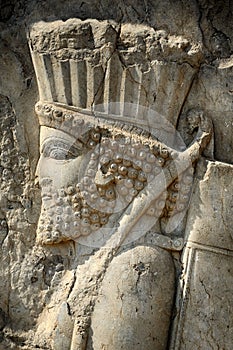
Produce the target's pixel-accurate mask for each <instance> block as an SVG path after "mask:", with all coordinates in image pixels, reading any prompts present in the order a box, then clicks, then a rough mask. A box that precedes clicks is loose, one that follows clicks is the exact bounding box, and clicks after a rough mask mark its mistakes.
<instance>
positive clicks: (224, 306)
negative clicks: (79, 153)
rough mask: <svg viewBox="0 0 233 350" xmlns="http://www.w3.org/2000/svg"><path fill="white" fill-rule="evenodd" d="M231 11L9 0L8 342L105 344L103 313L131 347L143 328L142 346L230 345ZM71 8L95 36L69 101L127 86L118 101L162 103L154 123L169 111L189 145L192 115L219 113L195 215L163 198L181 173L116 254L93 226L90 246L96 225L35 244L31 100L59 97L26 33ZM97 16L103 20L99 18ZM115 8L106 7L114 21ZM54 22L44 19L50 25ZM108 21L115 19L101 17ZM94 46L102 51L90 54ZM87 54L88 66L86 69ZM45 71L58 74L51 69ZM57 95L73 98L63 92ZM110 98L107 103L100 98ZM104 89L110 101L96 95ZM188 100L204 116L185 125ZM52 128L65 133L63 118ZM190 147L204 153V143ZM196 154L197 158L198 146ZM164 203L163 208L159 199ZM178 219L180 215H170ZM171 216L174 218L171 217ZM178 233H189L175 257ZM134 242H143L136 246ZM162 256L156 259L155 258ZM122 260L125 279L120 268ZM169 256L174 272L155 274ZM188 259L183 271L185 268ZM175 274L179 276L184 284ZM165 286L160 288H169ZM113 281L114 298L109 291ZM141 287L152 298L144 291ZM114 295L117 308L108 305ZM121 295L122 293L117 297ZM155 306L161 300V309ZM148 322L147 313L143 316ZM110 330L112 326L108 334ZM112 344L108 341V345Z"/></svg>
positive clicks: (0, 220)
mask: <svg viewBox="0 0 233 350" xmlns="http://www.w3.org/2000/svg"><path fill="white" fill-rule="evenodd" d="M232 11H233V8H232V2H223V1H210V2H208V1H182V2H179V1H176V2H174V1H169V0H166V1H162V2H161V1H144V2H142V1H131V0H127V1H124V2H122V1H119V2H112V1H108V0H102V1H86V0H84V1H76V0H75V1H73V0H69V1H68V2H62V1H54V0H49V1H42V2H38V1H35V0H26V1H17V2H16V1H3V2H1V4H0V38H1V40H0V73H1V79H0V135H1V160H0V162H1V164H0V174H1V184H0V349H2V350H5V349H22V350H23V349H28V350H31V349H36V348H41V349H58V350H61V349H62V350H65V349H92V348H93V349H97V350H98V349H99V348H100V345H99V344H103V340H102V337H101V331H102V329H100V328H101V325H104V330H103V331H102V332H103V334H104V335H105V337H104V338H105V344H104V346H105V347H103V348H106V349H117V347H119V348H122V346H124V347H123V348H124V349H127V350H128V349H130V348H132V349H136V348H137V346H138V344H136V342H137V340H138V342H139V343H140V347H139V348H140V349H143V348H145V349H149V348H150V347H151V348H153V349H154V348H155V349H160V348H161V349H162V348H169V349H176V350H178V349H179V350H180V349H222V350H223V349H224V350H226V349H227V350H228V349H229V350H230V349H231V347H232V346H231V339H232V332H231V328H232V324H231V319H232V317H231V311H230V310H231V309H232V301H231V295H232V271H231V264H232V261H231V260H232V254H231V251H232V224H231V222H232V204H231V203H232V181H231V173H232V166H231V165H230V163H232V154H233V152H232V126H233V125H232V91H231V90H232V87H231V85H232V49H233V48H232V45H233V31H232V21H231V13H232ZM72 18H76V19H75V20H71V22H72V21H73V22H75V21H76V22H79V23H83V22H81V21H80V20H82V21H83V20H85V21H86V23H89V24H88V25H87V26H86V27H85V28H84V29H85V30H86V39H87V38H91V36H92V38H94V41H91V40H90V41H89V42H88V43H87V41H86V42H85V40H84V41H81V42H80V45H81V47H80V53H81V54H82V53H83V52H84V51H83V48H84V46H85V45H87V46H88V45H90V48H89V51H88V50H87V51H86V52H85V55H86V56H85V55H84V56H85V57H84V60H80V64H79V65H77V66H76V64H75V65H74V66H72V67H74V68H75V69H76V68H77V71H76V72H81V73H82V74H81V75H82V79H83V81H84V83H85V82H88V90H86V89H84V88H83V86H84V85H85V84H84V85H82V88H79V90H78V93H77V94H75V93H74V94H73V95H72V94H71V95H70V96H71V102H72V104H73V105H75V106H76V107H79V108H87V109H88V111H89V112H90V109H91V107H92V111H93V110H94V112H95V113H96V115H98V113H100V112H101V111H102V112H103V110H104V111H105V112H106V115H108V114H109V113H110V112H114V111H116V110H117V108H118V107H119V105H114V104H108V103H109V102H112V101H114V102H119V101H120V98H121V102H123V101H124V103H125V102H130V103H133V104H135V103H136V104H137V103H140V105H142V106H144V107H146V108H150V109H151V108H153V109H155V110H156V112H157V113H158V114H157V115H156V117H155V118H154V125H156V123H157V125H158V124H159V130H157V134H156V135H157V136H158V134H159V132H160V131H161V120H160V119H159V118H158V115H159V117H160V116H161V115H162V116H163V117H165V119H166V120H169V121H170V122H171V123H172V125H173V128H172V130H174V127H178V130H179V131H180V132H181V135H182V137H183V139H184V141H187V146H188V145H190V142H192V140H193V139H195V140H196V141H197V139H198V137H199V134H198V135H197V134H196V131H197V130H196V127H195V125H196V122H197V121H198V120H199V121H200V119H199V118H200V115H201V114H202V111H204V114H203V115H204V116H205V118H206V120H208V119H209V118H211V119H212V121H213V127H214V140H213V138H212V140H211V142H210V143H209V145H208V147H207V149H206V150H205V152H204V157H207V158H212V161H211V162H206V160H203V162H201V163H199V165H198V169H197V171H196V173H195V174H194V189H193V195H192V197H191V200H190V204H189V211H188V216H187V225H186V215H185V213H186V212H185V211H181V213H182V214H181V215H180V216H179V218H177V217H175V219H172V218H174V216H171V218H170V217H169V216H168V215H167V214H168V212H169V210H170V211H171V212H172V209H169V208H173V205H172V203H179V201H177V193H178V194H179V193H180V192H179V189H178V190H177V188H178V187H179V184H180V183H182V177H181V176H180V177H179V179H178V185H177V183H173V184H172V185H171V187H169V189H168V197H167V198H166V202H164V199H163V200H162V203H160V201H159V202H158V203H156V205H155V203H154V204H153V205H152V206H151V208H149V209H148V213H149V215H145V214H144V215H145V220H142V221H141V222H140V220H139V221H138V222H139V223H138V226H137V231H140V232H142V231H143V230H145V231H146V230H147V229H145V225H150V222H151V221H150V220H151V214H152V215H154V211H155V207H156V208H157V207H158V208H160V206H161V207H162V205H163V208H164V205H165V209H166V210H165V212H163V214H164V215H163V216H161V220H160V222H157V224H156V225H154V226H153V227H152V228H151V230H149V232H148V233H147V234H146V236H145V237H140V235H139V237H137V238H138V241H137V243H136V244H135V241H134V239H132V236H130V235H129V237H128V241H127V244H128V245H127V246H125V247H123V248H120V250H119V251H118V254H117V255H116V256H115V252H114V251H111V252H109V250H104V249H103V250H101V249H100V250H99V249H98V244H97V243H96V242H97V241H98V240H96V242H95V244H94V246H85V245H82V244H83V243H85V240H87V239H88V237H89V236H87V237H86V238H85V237H84V241H83V242H82V244H77V242H76V241H75V242H74V241H72V240H70V241H67V242H62V243H58V244H57V245H54V244H50V245H49V246H46V245H44V246H40V245H38V242H37V240H36V239H37V238H36V237H37V234H38V230H37V224H38V220H39V217H40V212H41V204H42V203H41V189H40V188H39V186H38V180H37V179H36V181H35V178H36V167H37V163H38V159H39V154H40V148H39V134H40V129H39V122H38V118H37V116H36V114H35V112H34V106H35V103H36V102H37V101H38V100H39V99H40V98H41V96H42V94H43V93H44V94H45V95H44V96H45V97H46V100H47V102H54V98H53V97H52V98H51V99H50V98H49V96H48V91H49V89H46V88H45V89H44V87H40V86H39V88H40V89H39V90H38V86H37V82H36V75H35V73H34V68H33V64H32V61H31V54H30V48H29V46H28V40H29V42H30V40H31V39H32V37H31V38H28V37H27V36H28V33H29V30H31V28H32V25H33V24H34V23H38V22H40V24H37V26H41V32H43V31H46V30H47V29H46V28H48V27H49V26H50V28H52V26H53V24H52V23H54V21H56V20H59V21H61V22H60V25H59V29H58V28H57V27H56V26H55V31H57V33H60V34H62V32H64V26H65V22H64V21H66V20H68V19H72ZM41 21H43V22H41ZM99 21H100V22H101V23H105V25H104V26H102V27H101V30H100V26H99ZM102 21H105V22H102ZM107 21H110V22H109V23H108V25H107ZM46 22H49V23H50V24H49V26H47V27H46V28H45V27H44V23H46ZM71 22H70V23H71ZM106 27H108V30H109V32H108V31H105V30H104V28H106ZM62 28H63V29H62ZM90 28H91V30H90ZM91 31H93V34H91ZM79 34H80V33H79ZM70 42H71V44H72V43H73V42H72V40H71V41H70ZM93 42H94V44H93ZM106 43H108V44H109V45H106ZM47 44H48V42H47ZM38 45H39V44H38ZM93 45H94V46H93ZM39 46H40V45H39ZM39 46H38V47H39ZM38 50H40V48H39V49H38ZM46 50H47V47H46ZM93 50H94V51H95V55H96V56H92V54H93ZM98 55H102V56H101V57H102V59H101V64H98V62H99V61H98ZM90 57H91V58H90ZM96 57H97V61H96ZM87 61H88V62H87ZM61 67H62V70H63V75H62V79H63V78H64V79H67V70H66V69H67V64H66V63H65V62H62V64H61ZM85 68H88V69H87V70H86V73H85ZM47 72H49V78H51V72H52V71H51V70H50V71H49V70H48V71H47ZM73 73H74V72H73ZM43 74H44V73H43ZM43 74H42V75H40V74H39V73H38V74H37V78H39V77H40V78H42V77H43V79H42V80H41V82H46V79H47V78H46V79H44V76H43ZM122 75H123V76H124V77H125V82H126V83H127V84H124V88H123V89H122V87H121V80H120V79H119V77H120V76H122ZM73 76H74V77H75V74H74V75H73ZM113 76H114V77H115V78H114V79H112V78H111V77H113ZM76 77H78V73H77V75H76ZM129 78H130V79H129ZM77 81H78V78H77V79H76V82H77ZM103 81H106V82H109V85H107V84H103ZM61 86H62V83H61V81H60V82H58V84H57V86H55V89H54V91H55V92H56V94H58V95H59V94H60V95H59V96H58V97H59V99H60V97H62V89H61ZM79 87H80V86H79ZM73 91H75V89H73ZM116 92H117V93H116ZM66 93H67V92H66ZM67 96H68V94H67V95H66V97H67ZM63 97H64V96H63ZM59 99H58V101H59ZM60 102H65V103H67V100H63V101H62V100H60ZM68 102H69V101H68ZM104 102H105V103H107V109H104V108H103V103H104ZM99 103H101V108H102V110H98V108H96V107H95V106H96V105H97V104H99ZM124 106H125V108H124V110H123V111H122V112H123V113H122V115H121V116H124V118H125V116H126V115H127V114H128V111H129V108H128V107H129V106H127V105H126V104H125V105H124ZM63 107H64V106H63ZM127 108H128V109H127ZM190 110H194V114H195V118H196V119H195V120H194V122H193V121H192V123H193V126H192V127H191V129H190V130H189V126H188V125H186V126H184V124H183V120H184V121H185V122H186V120H187V118H186V117H187V116H188V115H190V113H191V112H190ZM88 111H87V112H88ZM144 111H145V110H144ZM37 112H38V111H37ZM139 112H140V113H139ZM142 112H143V110H138V109H136V112H135V113H134V117H135V116H136V117H137V116H138V115H141V116H142V115H143V113H142ZM191 114H192V113H191ZM87 115H88V113H87ZM136 119H137V118H136ZM135 122H136V125H137V127H138V124H137V121H135V119H134V122H133V124H134V123H135ZM158 122H159V123H158ZM40 123H41V121H40ZM192 123H191V124H192ZM162 124H163V123H162ZM165 124H166V123H165ZM198 125H199V124H198ZM50 126H51V125H50ZM50 126H49V125H47V128H48V127H50ZM147 126H149V130H148V128H147V131H151V128H150V127H151V124H150V123H148V125H147ZM163 126H164V125H163ZM165 126H166V127H167V124H166V125H165ZM43 127H44V128H45V126H43ZM166 127H165V128H164V129H163V132H162V133H160V136H161V134H162V136H161V137H162V140H161V141H162V144H163V145H166V146H167V147H168V146H169V147H171V148H174V147H173V146H174V143H173V140H171V139H172V137H171V133H170V131H169V128H168V129H166ZM165 129H166V130H165ZM154 130H156V128H154ZM63 131H64V130H63ZM202 131H203V130H202ZM56 132H57V134H56V136H57V135H58V130H56ZM187 132H188V135H187ZM42 134H43V133H41V140H42V141H43V137H44V136H43V135H42ZM45 134H46V133H45ZM71 134H72V131H71ZM61 135H62V134H61V130H60V134H59V136H61ZM42 136H43V137H42ZM47 136H48V134H47ZM47 136H46V135H45V138H46V137H47ZM63 136H64V135H63ZM202 136H204V135H203V134H202ZM144 137H146V136H145V135H144ZM196 145H197V144H196ZM183 146H184V144H183ZM205 146H206V144H205ZM178 148H179V147H178ZM194 148H195V147H194ZM188 150H189V151H190V150H191V149H189V148H188ZM73 151H74V150H73V149H72V152H73ZM169 151H170V150H169ZM195 152H196V153H195ZM195 152H194V154H196V155H197V154H198V153H199V151H198V149H196V150H195ZM60 154H61V153H60V151H59V156H60ZM189 156H190V157H191V158H192V154H191V152H190V153H189ZM198 157H199V155H198V156H197V158H198ZM194 158H195V156H194V155H193V160H194ZM214 159H215V160H217V162H216V161H215V160H214ZM221 162H222V163H221ZM227 163H228V164H227ZM87 164H88V163H87ZM179 164H180V163H179ZM165 168H167V169H169V170H170V172H171V174H172V176H173V178H175V177H177V174H178V173H179V171H178V170H177V169H179V166H178V165H176V167H175V169H174V168H172V167H165ZM37 171H38V169H37ZM71 173H72V171H71V172H70V175H69V177H70V178H71V175H72V174H71ZM171 174H170V175H171ZM65 176H66V175H65ZM174 176H175V177H174ZM58 177H60V175H59V176H58ZM95 180H96V181H97V182H98V184H99V185H100V186H102V185H103V181H106V179H103V178H102V177H101V176H99V177H96V178H95ZM107 181H109V183H111V181H112V179H111V178H110V177H109V178H108V179H107ZM137 186H139V184H138V183H137ZM182 186H183V183H182ZM155 187H156V186H154V188H155ZM152 192H153V191H152ZM111 193H112V192H111ZM188 195H190V187H189V188H188ZM187 200H189V196H188V198H187V196H186V203H187ZM42 207H43V205H42ZM158 208H157V209H158ZM130 209H131V207H130ZM157 209H156V210H157ZM159 210H160V213H161V208H160V209H159ZM115 220H116V219H115ZM126 221H127V220H126ZM177 221H178V222H179V225H176V224H175V223H176V222H177ZM127 222H128V221H127ZM110 224H112V221H111V220H110ZM110 224H109V225H110ZM146 227H147V226H146ZM169 227H170V228H172V229H173V230H174V231H172V230H171V231H169ZM161 233H163V235H161ZM134 234H135V232H134ZM134 234H133V238H135V236H134ZM183 238H185V242H186V247H185V248H184V250H183V251H184V253H183V257H182V260H180V254H181V250H182V247H183V243H182V242H183ZM92 242H93V241H92ZM89 243H90V241H89ZM89 243H88V244H89ZM96 244H97V246H96ZM89 245H90V244H89ZM139 247H140V248H141V250H142V251H143V253H142V256H141V255H140V254H141V253H139ZM158 247H160V248H158ZM166 250H167V251H166ZM154 251H156V252H160V253H161V251H163V254H160V255H159V254H158V255H156V254H157V253H156V252H155V253H154ZM131 252H135V254H133V255H132V256H131ZM163 255H164V260H163V258H162V256H163ZM121 258H122V260H121ZM127 259H128V260H127ZM130 259H131V260H130ZM143 259H145V264H147V267H148V266H149V268H148V270H150V273H149V272H148V270H146V271H143V272H142V274H140V271H141V270H140V269H141V268H142V265H141V264H140V262H141V261H140V260H143ZM129 261H133V264H134V263H135V264H138V265H137V266H138V268H136V267H135V269H134V268H132V269H129V268H128V265H129ZM157 261H160V262H161V263H160V264H159V265H160V268H159V269H158V266H157V265H156V262H157ZM164 261H166V263H164ZM143 263H144V260H143ZM164 265H165V266H164ZM124 266H125V268H124V271H125V274H126V275H127V279H126V280H125V284H124V283H123V278H121V277H123V276H122V275H121V268H123V267H124ZM163 270H164V271H165V272H164V273H165V274H166V276H167V278H165V277H163V278H162V277H161V274H162V273H163ZM182 270H183V271H184V273H183V275H181V278H180V275H179V274H180V273H181V271H182ZM151 271H153V272H154V273H157V274H156V276H155V275H154V276H152V273H151ZM139 274H140V279H139V280H140V281H139V282H141V285H140V286H141V287H142V288H141V290H140V292H141V294H140V293H139V294H137V293H135V294H134V291H133V290H131V292H130V293H129V290H130V288H131V289H133V288H134V287H135V279H136V277H137V276H139ZM123 275H124V274H123ZM174 279H175V282H174ZM119 281H121V282H119ZM136 282H137V281H136ZM151 282H152V283H153V288H154V289H153V288H151V284H150V283H151ZM109 284H110V285H111V287H110V288H109V287H108V285H109ZM136 285H137V283H136ZM101 286H102V287H101ZM176 286H179V287H178V288H177V289H176ZM219 286H221V288H219ZM118 288H121V289H122V293H123V292H124V296H122V300H121V299H119V298H118V294H117V293H118ZM163 288H165V289H166V293H165V292H164V294H163V290H164V289H163ZM99 291H101V294H98V293H99ZM127 293H128V294H127ZM174 293H176V300H177V301H176V303H175V304H174V305H173V313H174V314H173V315H172V314H171V309H170V307H171V298H172V296H173V294H174ZM112 295H115V296H116V298H111V297H112ZM146 296H148V300H149V302H148V303H146V302H145V297H146ZM150 297H151V298H150ZM140 298H142V299H143V298H144V299H143V303H141V299H140ZM109 299H110V300H109ZM107 300H109V304H108V305H110V306H111V310H112V312H111V315H109V314H108V312H107V308H106V303H107ZM158 300H160V303H158V302H157V301H158ZM121 302H122V303H123V302H124V308H123V309H122V310H121V304H120V303H121ZM139 304H140V307H138V310H141V311H145V312H146V313H147V315H148V317H144V316H143V315H141V318H139V319H137V318H136V317H135V318H133V320H131V318H130V320H129V315H132V313H133V312H135V305H139ZM94 305H96V308H95V307H94ZM131 306H132V307H131ZM150 306H151V307H152V308H155V309H156V308H157V307H161V308H163V311H161V310H160V313H159V315H161V317H160V318H159V319H158V318H157V317H158V314H157V313H156V314H154V313H153V312H152V311H151V310H152V309H150ZM136 307H137V306H136ZM119 309H120V310H119ZM92 313H93V316H92ZM119 314H120V315H121V316H122V318H120V317H119ZM113 315H114V322H113V325H114V327H115V329H117V332H111V328H110V327H108V322H109V325H110V323H111V322H110V321H109V320H111V319H112V317H113ZM103 318H104V319H103ZM99 319H100V320H101V321H99ZM119 320H122V322H118V321H119ZM171 320H172V322H170V321H171ZM142 323H143V325H146V326H147V327H145V328H143V327H141V324H142ZM158 324H159V326H157V327H156V325H158ZM162 324H163V327H162V330H161V325H162ZM139 325H140V327H139ZM169 327H170V329H169V337H167V332H168V328H169ZM158 328H160V329H159V333H156V332H158ZM87 330H88V331H87ZM135 330H138V331H137V335H138V338H137V337H135V336H134V333H135ZM150 330H151V332H152V333H153V332H155V334H156V337H157V335H158V338H157V340H156V341H158V343H159V344H161V347H160V345H158V343H156V344H157V345H156V346H154V344H153V341H152V340H153V336H152V337H151V334H152V333H151V334H150V335H149V336H148V338H147V339H148V342H147V340H144V341H143V342H142V338H145V337H146V336H147V335H148V333H147V332H149V331H150ZM92 332H93V334H92ZM162 332H164V333H162ZM87 335H88V339H87ZM119 335H121V337H120V338H119ZM107 338H108V339H112V340H111V342H110V341H109V340H107ZM165 338H166V339H165ZM167 338H168V339H167ZM91 339H93V342H94V343H93V344H94V345H93V344H92V340H91ZM158 339H159V340H158ZM167 340H168V343H167V345H166V342H167ZM110 344H114V345H111V346H112V348H111V347H109V346H110ZM123 344H124V345H123ZM152 344H153V345H152Z"/></svg>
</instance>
